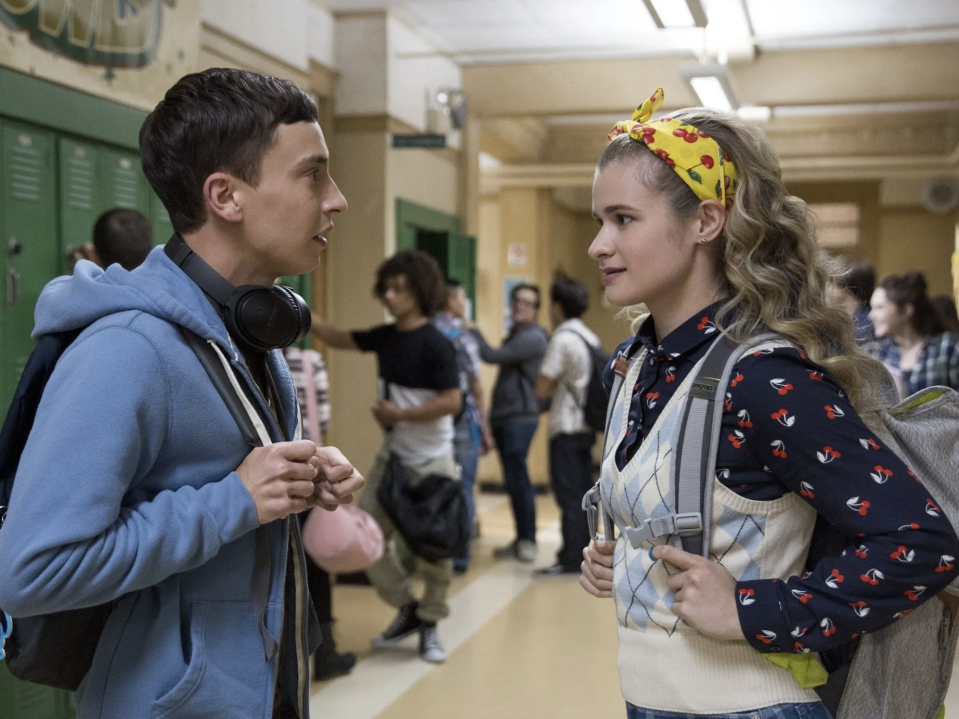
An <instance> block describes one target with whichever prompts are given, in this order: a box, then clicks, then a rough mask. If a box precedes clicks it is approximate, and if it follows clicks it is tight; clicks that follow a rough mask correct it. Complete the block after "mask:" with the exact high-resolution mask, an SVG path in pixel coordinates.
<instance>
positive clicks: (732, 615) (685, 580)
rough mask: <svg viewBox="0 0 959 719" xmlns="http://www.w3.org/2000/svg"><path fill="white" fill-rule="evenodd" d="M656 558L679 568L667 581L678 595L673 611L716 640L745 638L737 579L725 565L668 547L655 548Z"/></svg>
mask: <svg viewBox="0 0 959 719" xmlns="http://www.w3.org/2000/svg"><path fill="white" fill-rule="evenodd" d="M652 555H653V556H654V557H655V558H656V559H662V560H663V561H664V562H668V563H669V564H672V565H673V566H674V567H678V568H679V569H680V570H682V571H680V573H679V574H674V575H673V576H671V577H670V578H669V579H667V580H666V586H668V587H669V588H670V589H672V590H673V591H675V592H676V595H675V599H674V602H673V606H672V612H673V614H675V615H676V616H677V617H679V618H680V619H682V620H683V621H684V622H686V623H687V624H689V625H690V626H691V627H693V628H694V629H696V630H698V631H699V632H701V633H702V634H705V635H706V636H708V637H713V638H714V639H745V638H746V637H745V636H744V635H743V630H742V627H741V626H740V624H739V612H738V610H737V609H736V580H735V579H733V577H732V575H731V574H730V573H729V572H728V571H727V570H726V568H725V567H723V566H722V565H721V564H717V563H716V562H713V561H711V560H709V559H706V558H705V557H700V556H697V555H695V554H690V553H689V552H684V551H683V550H681V549H677V548H676V547H673V546H670V545H668V544H663V545H659V546H657V547H654V548H653V552H652Z"/></svg>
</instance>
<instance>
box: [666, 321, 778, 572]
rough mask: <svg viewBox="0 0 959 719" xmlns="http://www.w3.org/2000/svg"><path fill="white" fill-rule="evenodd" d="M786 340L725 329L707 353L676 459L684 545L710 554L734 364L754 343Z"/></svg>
mask: <svg viewBox="0 0 959 719" xmlns="http://www.w3.org/2000/svg"><path fill="white" fill-rule="evenodd" d="M776 339H780V337H779V335H775V334H771V333H766V334H762V335H758V336H756V337H752V338H750V339H749V340H747V341H746V342H744V343H742V344H737V343H736V342H734V341H733V340H732V339H730V338H729V337H728V336H727V335H725V334H723V335H721V336H720V337H719V339H717V340H716V341H715V342H714V343H713V346H712V347H711V348H710V350H709V352H707V354H706V357H705V359H704V360H703V364H702V365H701V367H700V370H699V373H698V374H697V375H696V379H695V380H694V381H693V384H692V387H691V388H690V390H689V396H688V398H687V400H686V406H685V408H684V410H683V420H682V424H681V425H680V432H679V442H678V444H677V449H676V453H677V460H676V462H675V464H674V480H673V486H674V487H675V488H676V515H675V517H676V522H675V523H676V527H677V530H678V531H677V532H676V533H678V534H679V535H680V538H681V542H682V545H683V549H684V550H685V551H687V552H689V553H691V554H700V555H703V556H708V553H709V529H710V527H709V524H710V523H709V518H710V516H711V514H712V492H711V491H709V490H710V488H711V486H712V483H711V481H710V480H711V478H712V477H713V475H714V474H715V471H716V455H717V454H718V451H719V435H720V429H721V424H722V416H723V400H724V397H725V394H726V388H727V387H728V386H729V378H730V375H731V374H732V371H733V368H734V367H735V365H736V364H737V363H738V362H739V360H740V358H741V357H742V356H743V354H745V353H746V352H748V351H749V350H750V349H752V348H753V347H757V346H759V345H761V344H764V343H766V342H769V341H771V340H776Z"/></svg>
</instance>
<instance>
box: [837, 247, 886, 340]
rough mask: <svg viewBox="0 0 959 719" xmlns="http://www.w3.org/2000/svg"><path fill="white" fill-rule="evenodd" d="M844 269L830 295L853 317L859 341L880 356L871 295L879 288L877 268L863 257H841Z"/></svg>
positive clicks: (842, 268)
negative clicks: (872, 318)
mask: <svg viewBox="0 0 959 719" xmlns="http://www.w3.org/2000/svg"><path fill="white" fill-rule="evenodd" d="M839 262H840V263H841V271H840V272H839V274H838V275H836V278H835V281H834V282H832V283H831V284H830V285H829V296H830V299H831V300H832V301H833V302H835V303H836V304H838V305H839V306H840V307H841V308H842V309H843V310H845V312H846V313H847V314H848V315H849V316H850V317H851V318H852V324H853V328H854V329H855V332H856V335H855V336H856V343H857V344H858V345H859V346H860V347H861V348H862V349H863V350H864V351H865V352H866V353H868V354H870V355H873V356H878V353H879V342H878V340H877V339H876V330H875V328H874V327H873V325H872V320H870V319H869V310H870V307H869V299H870V298H871V297H872V293H873V291H874V290H875V288H876V271H875V270H874V269H873V268H872V265H870V264H868V263H867V262H865V261H863V260H839Z"/></svg>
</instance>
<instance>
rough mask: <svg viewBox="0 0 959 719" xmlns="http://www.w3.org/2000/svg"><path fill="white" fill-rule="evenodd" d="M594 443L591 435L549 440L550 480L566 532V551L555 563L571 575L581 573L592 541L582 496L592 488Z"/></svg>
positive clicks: (558, 435) (594, 439)
mask: <svg viewBox="0 0 959 719" xmlns="http://www.w3.org/2000/svg"><path fill="white" fill-rule="evenodd" d="M595 441H596V435H595V434H593V433H592V432H583V433H578V434H557V435H556V436H554V437H552V438H550V440H549V477H550V483H551V484H552V487H553V496H554V497H555V498H556V504H557V505H559V512H560V526H561V527H562V531H563V547H562V549H560V550H559V553H558V554H557V555H556V563H557V564H561V565H562V566H563V567H565V568H566V569H568V570H570V571H573V570H576V571H579V565H580V563H581V562H582V561H583V549H584V548H585V547H586V545H588V544H589V540H590V536H589V522H588V521H587V519H586V512H584V511H583V495H584V494H586V492H588V491H589V489H590V487H592V486H593V443H594V442H595Z"/></svg>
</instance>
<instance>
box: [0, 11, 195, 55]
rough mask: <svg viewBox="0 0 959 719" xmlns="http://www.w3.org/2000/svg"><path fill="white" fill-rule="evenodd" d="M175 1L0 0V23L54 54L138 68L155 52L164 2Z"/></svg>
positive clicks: (158, 39) (158, 40)
mask: <svg viewBox="0 0 959 719" xmlns="http://www.w3.org/2000/svg"><path fill="white" fill-rule="evenodd" d="M175 4H176V0H0V22H2V23H3V24H4V25H7V26H8V27H11V28H13V29H15V30H24V31H26V32H27V34H28V36H29V38H30V40H31V41H32V42H33V43H34V44H36V45H39V46H40V47H42V48H44V49H46V50H49V51H51V52H54V53H56V54H58V55H65V56H66V57H69V58H72V59H74V60H78V61H80V62H83V63H87V64H90V65H103V66H110V67H142V66H143V65H146V64H148V63H149V62H151V61H152V60H153V59H154V58H155V57H156V54H157V47H158V45H159V42H160V28H161V25H162V20H163V5H167V6H169V7H175Z"/></svg>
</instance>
